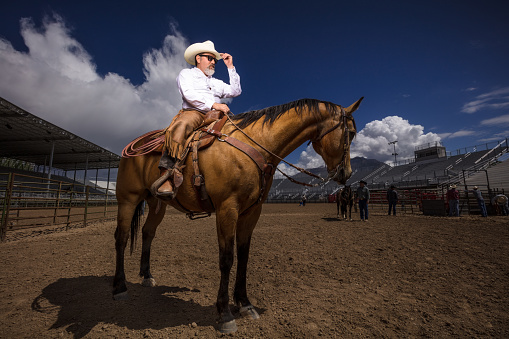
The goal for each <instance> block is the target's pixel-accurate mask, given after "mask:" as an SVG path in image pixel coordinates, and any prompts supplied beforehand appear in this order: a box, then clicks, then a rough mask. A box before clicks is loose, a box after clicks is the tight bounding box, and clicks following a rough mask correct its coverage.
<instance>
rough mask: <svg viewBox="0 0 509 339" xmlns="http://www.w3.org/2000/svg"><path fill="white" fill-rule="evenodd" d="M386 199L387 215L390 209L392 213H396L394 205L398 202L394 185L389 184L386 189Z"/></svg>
mask: <svg viewBox="0 0 509 339" xmlns="http://www.w3.org/2000/svg"><path fill="white" fill-rule="evenodd" d="M387 201H389V213H388V214H389V215H391V210H392V212H393V214H394V215H396V205H397V204H398V191H396V187H394V185H391V187H390V188H389V189H388V190H387Z"/></svg>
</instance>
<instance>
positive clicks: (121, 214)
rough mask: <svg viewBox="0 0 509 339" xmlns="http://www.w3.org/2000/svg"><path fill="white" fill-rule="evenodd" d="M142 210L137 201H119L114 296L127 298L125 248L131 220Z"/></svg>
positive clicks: (119, 298) (121, 298)
mask: <svg viewBox="0 0 509 339" xmlns="http://www.w3.org/2000/svg"><path fill="white" fill-rule="evenodd" d="M140 211H141V204H138V205H137V203H136V202H134V203H132V202H119V205H118V215H117V229H116V230H115V250H116V270H115V277H114V278H113V298H114V299H115V300H123V299H127V298H128V296H127V286H126V279H125V271H124V257H125V248H126V246H127V242H128V241H129V230H130V228H131V222H132V220H133V219H134V218H137V214H138V215H139V213H140Z"/></svg>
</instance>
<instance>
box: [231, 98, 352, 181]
mask: <svg viewBox="0 0 509 339" xmlns="http://www.w3.org/2000/svg"><path fill="white" fill-rule="evenodd" d="M339 108H340V109H341V119H340V120H339V122H338V123H337V124H335V125H334V126H332V127H331V128H329V129H328V130H327V131H325V132H324V133H322V134H320V135H319V136H318V138H316V139H313V140H310V141H309V143H308V145H309V144H310V143H312V142H319V141H321V140H322V139H323V137H325V136H326V135H327V134H329V133H330V132H332V131H334V130H336V129H337V128H339V127H340V126H341V125H342V124H343V128H344V129H343V135H344V143H343V157H342V159H341V162H340V163H339V165H338V166H336V168H335V169H334V170H332V171H330V172H329V173H328V177H327V179H325V178H322V177H321V176H319V175H316V174H314V173H311V172H309V171H307V170H306V169H304V168H300V167H298V166H295V165H294V164H292V163H289V162H288V161H286V160H284V159H283V158H281V157H280V156H278V155H277V154H274V153H273V152H271V151H269V150H268V149H266V148H265V147H264V146H262V145H260V144H259V143H258V142H257V141H255V140H254V139H253V138H251V137H250V136H249V135H248V134H246V133H245V132H244V131H243V130H242V129H241V128H240V127H238V126H237V125H236V124H235V123H234V122H233V120H232V119H231V117H230V116H231V115H232V113H231V112H228V114H227V117H228V121H229V122H230V123H231V124H232V125H233V126H234V127H235V128H236V129H237V130H239V131H240V132H241V133H242V134H244V135H245V136H246V137H247V138H248V139H249V140H251V141H252V142H253V143H254V144H256V145H257V146H258V147H260V148H261V149H263V150H264V151H265V152H267V153H269V154H270V155H272V156H273V157H275V158H276V159H278V160H279V161H282V162H284V163H285V164H287V165H289V166H291V167H293V168H295V169H296V170H298V171H299V172H301V173H304V174H307V175H309V176H311V177H313V178H316V179H320V180H321V181H322V182H321V183H318V184H313V185H312V184H307V183H304V182H300V181H297V180H295V179H293V178H292V177H290V176H289V175H288V174H286V173H284V172H283V171H281V170H280V169H279V168H276V169H277V170H278V171H279V172H280V173H281V174H282V175H284V176H285V177H286V178H287V179H288V180H290V181H291V182H293V183H295V184H299V185H303V186H308V187H316V186H320V185H326V184H327V183H328V182H329V181H331V180H336V179H337V178H338V177H339V175H340V173H341V170H343V167H344V165H345V162H346V152H347V151H348V148H349V146H350V129H349V128H348V120H351V121H353V124H354V129H355V130H357V127H356V126H355V120H354V119H353V118H352V117H349V116H348V115H347V114H346V112H345V109H344V108H343V106H339Z"/></svg>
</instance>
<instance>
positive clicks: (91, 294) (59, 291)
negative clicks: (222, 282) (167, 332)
mask: <svg viewBox="0 0 509 339" xmlns="http://www.w3.org/2000/svg"><path fill="white" fill-rule="evenodd" d="M112 281H113V277H109V276H102V277H95V276H84V277H78V278H61V279H59V280H57V281H56V282H54V283H52V284H50V285H48V286H47V287H45V288H44V289H43V291H42V293H41V294H40V295H39V296H38V297H37V298H35V299H34V301H33V302H32V309H33V310H34V311H37V312H41V313H57V312H58V318H57V320H56V321H55V323H54V324H53V325H52V326H51V329H56V328H61V327H65V328H66V330H67V332H69V333H72V334H73V335H74V337H75V338H82V337H84V336H85V335H86V334H87V333H89V332H90V331H91V330H92V328H94V327H95V326H96V325H97V324H99V323H102V324H103V326H107V324H115V325H117V326H120V327H126V328H129V329H133V330H140V329H156V330H158V329H162V328H166V327H175V326H179V325H183V324H190V323H192V322H196V324H197V325H198V326H215V325H216V321H215V320H216V318H215V317H216V308H215V306H214V305H208V306H202V305H200V304H197V303H196V302H194V301H192V300H193V294H194V293H198V292H200V291H199V290H190V289H188V288H186V287H183V288H182V287H169V286H156V287H152V288H147V287H143V286H141V285H140V284H130V283H128V290H129V296H130V298H129V300H126V301H115V300H113V298H112V295H111V282H112ZM184 299H188V300H189V301H186V300H184Z"/></svg>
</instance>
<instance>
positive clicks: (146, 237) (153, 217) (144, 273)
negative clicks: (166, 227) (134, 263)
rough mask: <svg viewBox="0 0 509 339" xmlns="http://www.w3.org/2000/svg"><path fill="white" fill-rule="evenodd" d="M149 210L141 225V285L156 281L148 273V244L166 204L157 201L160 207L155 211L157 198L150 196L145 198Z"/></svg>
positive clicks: (152, 285) (151, 283)
mask: <svg viewBox="0 0 509 339" xmlns="http://www.w3.org/2000/svg"><path fill="white" fill-rule="evenodd" d="M147 202H148V205H149V208H150V209H149V212H148V216H147V220H146V221H145V225H143V245H142V249H141V263H140V277H143V283H142V285H143V286H147V287H154V286H155V285H156V281H155V280H154V278H153V277H152V274H150V246H151V245H152V240H153V239H154V236H155V235H156V229H157V226H159V224H160V223H161V221H162V220H163V217H164V213H165V212H166V204H164V203H161V202H159V203H160V204H161V205H160V209H159V211H157V213H156V210H157V204H158V200H157V199H156V198H154V197H151V198H149V199H148V200H147Z"/></svg>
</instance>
